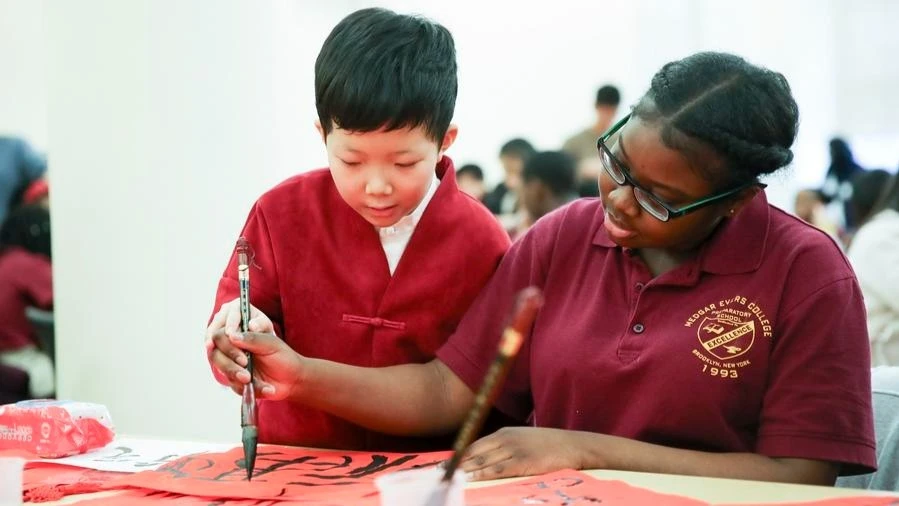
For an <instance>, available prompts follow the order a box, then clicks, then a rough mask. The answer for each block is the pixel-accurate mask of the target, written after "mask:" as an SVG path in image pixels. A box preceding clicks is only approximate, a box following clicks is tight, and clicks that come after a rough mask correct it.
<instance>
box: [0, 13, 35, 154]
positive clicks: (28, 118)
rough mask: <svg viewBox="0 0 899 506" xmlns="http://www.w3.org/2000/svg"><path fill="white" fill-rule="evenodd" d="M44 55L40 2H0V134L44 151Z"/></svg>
mask: <svg viewBox="0 0 899 506" xmlns="http://www.w3.org/2000/svg"><path fill="white" fill-rule="evenodd" d="M46 69H47V55H46V44H45V41H44V16H43V8H42V3H41V2H34V1H31V0H0V135H11V136H17V137H23V138H25V139H27V140H28V141H29V142H30V143H31V144H32V145H33V146H34V147H35V148H37V149H40V150H44V149H46V148H47V72H46Z"/></svg>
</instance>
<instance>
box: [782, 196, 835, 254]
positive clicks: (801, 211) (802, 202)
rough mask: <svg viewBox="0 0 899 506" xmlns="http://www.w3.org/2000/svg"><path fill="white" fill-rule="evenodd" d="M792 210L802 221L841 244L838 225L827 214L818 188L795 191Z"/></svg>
mask: <svg viewBox="0 0 899 506" xmlns="http://www.w3.org/2000/svg"><path fill="white" fill-rule="evenodd" d="M793 211H794V212H795V213H796V216H797V217H799V219H801V220H802V221H804V222H806V223H808V224H809V225H814V226H816V227H818V228H820V229H821V230H823V231H825V232H827V234H828V235H830V236H831V237H833V238H834V240H836V241H837V242H838V243H839V244H840V245H842V244H843V242H842V239H841V230H840V227H838V226H837V224H836V223H834V221H833V220H832V219H830V217H829V216H828V215H827V209H826V205H825V203H824V196H823V195H821V191H820V190H815V189H805V190H799V192H798V193H796V201H795V203H794V204H793Z"/></svg>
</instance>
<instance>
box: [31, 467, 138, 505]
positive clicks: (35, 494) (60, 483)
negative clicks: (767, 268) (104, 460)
mask: <svg viewBox="0 0 899 506" xmlns="http://www.w3.org/2000/svg"><path fill="white" fill-rule="evenodd" d="M122 476H123V474H122V473H113V472H109V471H97V470H94V469H83V468H80V467H70V466H60V465H56V464H45V463H40V462H30V463H28V464H27V465H26V466H25V472H24V473H23V475H22V496H23V498H24V500H26V501H29V502H46V501H56V500H59V499H62V498H63V497H65V496H67V495H72V494H87V493H90V492H98V491H100V490H103V486H104V484H105V483H107V482H109V481H111V480H114V479H117V478H120V477H122Z"/></svg>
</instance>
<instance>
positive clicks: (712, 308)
mask: <svg viewBox="0 0 899 506" xmlns="http://www.w3.org/2000/svg"><path fill="white" fill-rule="evenodd" d="M684 326H685V327H687V328H691V329H696V338H697V340H698V343H699V346H697V347H695V348H694V349H693V353H692V354H693V356H695V357H696V358H697V359H699V360H700V361H701V362H702V364H703V365H702V372H704V373H706V374H709V375H711V376H716V377H720V378H738V377H739V372H738V369H742V368H743V367H746V366H748V365H750V364H751V363H752V362H751V361H750V360H747V359H746V357H743V356H744V355H746V353H748V352H749V350H751V349H752V345H753V344H754V343H755V342H756V339H757V338H765V337H767V338H772V337H773V335H772V330H771V322H770V321H769V320H768V316H767V315H766V314H765V311H763V310H762V308H761V307H760V306H759V305H758V304H757V303H756V302H753V301H751V300H749V299H747V298H746V297H744V296H741V295H736V296H734V297H729V298H726V299H722V300H720V301H718V302H717V303H711V304H708V305H706V306H704V307H702V308H699V309H697V310H696V311H695V312H694V313H693V314H692V315H691V316H690V317H689V318H687V321H686V322H684ZM741 357H742V358H741Z"/></svg>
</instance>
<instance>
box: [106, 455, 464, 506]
mask: <svg viewBox="0 0 899 506" xmlns="http://www.w3.org/2000/svg"><path fill="white" fill-rule="evenodd" d="M449 456H450V452H436V453H425V454H421V455H417V454H403V453H369V452H351V451H334V450H310V449H302V448H293V447H287V446H263V447H260V448H259V453H258V455H257V458H256V468H255V470H254V472H253V480H252V481H251V482H248V481H247V479H246V469H245V468H244V462H243V450H242V449H241V448H235V449H233V450H230V451H228V452H226V453H205V454H199V455H191V456H188V457H184V458H181V459H178V460H176V461H174V462H171V463H168V464H165V465H163V466H162V467H160V468H159V469H156V470H155V471H144V472H140V473H136V474H132V475H128V476H124V477H122V478H120V479H117V480H115V481H112V482H109V483H107V484H106V488H107V489H121V488H126V487H134V488H142V489H147V490H156V491H161V492H171V493H175V494H180V495H189V496H197V497H217V498H229V499H279V500H284V499H302V500H304V501H310V500H313V499H314V500H325V501H330V500H335V499H338V498H340V499H341V501H340V504H345V503H348V502H349V501H357V500H359V499H365V498H367V497H377V492H376V489H375V485H374V479H375V477H377V476H379V475H382V474H388V473H393V472H397V471H400V470H403V469H415V468H420V467H428V466H433V465H436V464H438V463H440V462H443V461H444V460H446V459H448V458H449ZM353 504H357V502H353ZM375 504H376V502H375Z"/></svg>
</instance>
